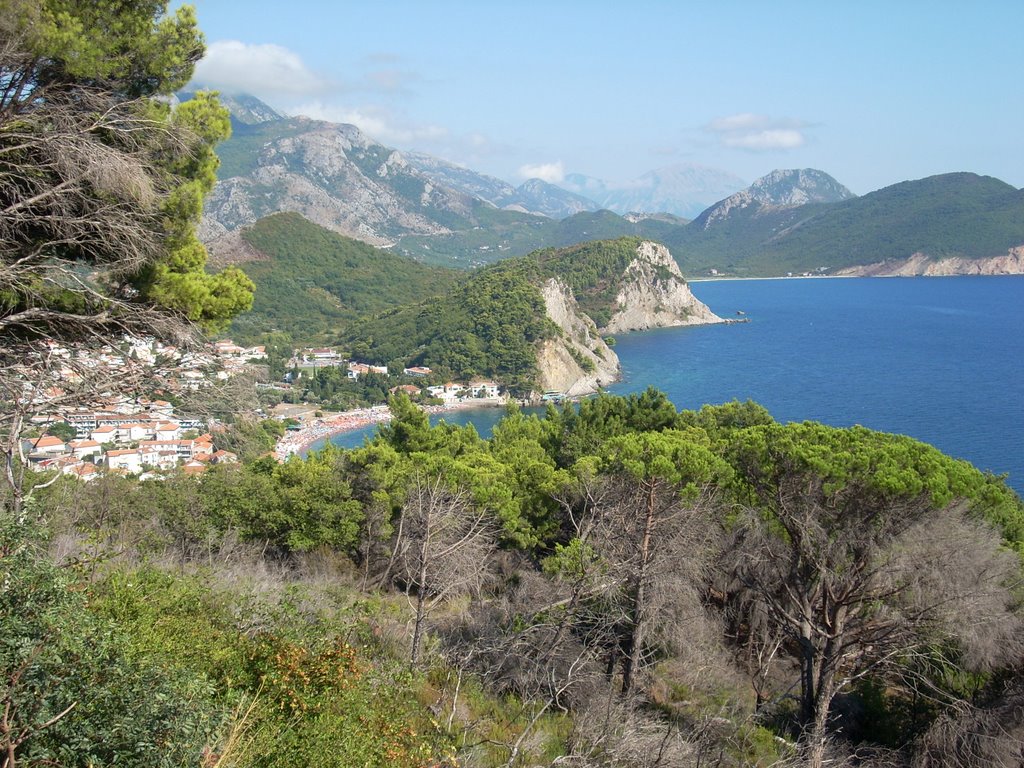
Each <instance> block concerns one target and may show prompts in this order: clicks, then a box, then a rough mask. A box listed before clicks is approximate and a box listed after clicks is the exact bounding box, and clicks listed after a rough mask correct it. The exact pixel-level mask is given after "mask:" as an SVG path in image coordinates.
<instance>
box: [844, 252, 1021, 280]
mask: <svg viewBox="0 0 1024 768" xmlns="http://www.w3.org/2000/svg"><path fill="white" fill-rule="evenodd" d="M836 274H839V275H847V276H851V277H915V276H919V275H920V276H926V277H940V276H947V275H1024V245H1020V246H1017V247H1016V248H1010V249H1009V251H1007V252H1006V253H1005V254H1003V255H1001V256H990V257H988V258H980V259H967V258H963V257H960V256H954V257H947V258H935V257H933V256H928V255H927V254H924V253H915V254H914V255H912V256H910V257H908V258H906V259H893V260H890V261H879V262H875V263H873V264H864V265H861V266H857V267H849V268H847V269H841V270H838V271H837V273H836Z"/></svg>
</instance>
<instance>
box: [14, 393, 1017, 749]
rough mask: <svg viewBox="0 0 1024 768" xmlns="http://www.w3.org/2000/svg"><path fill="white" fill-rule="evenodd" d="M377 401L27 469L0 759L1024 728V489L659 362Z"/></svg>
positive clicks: (931, 741)
mask: <svg viewBox="0 0 1024 768" xmlns="http://www.w3.org/2000/svg"><path fill="white" fill-rule="evenodd" d="M392 407H393V409H394V413H395V419H394V420H393V421H392V422H391V423H390V424H389V425H387V426H386V427H384V428H383V429H382V431H381V434H380V436H379V437H378V438H377V439H375V440H374V441H372V442H371V443H369V444H367V445H365V446H364V447H362V448H359V449H356V450H353V451H346V452H342V451H337V450H330V451H327V452H323V453H320V454H316V455H313V456H311V457H309V458H307V459H305V460H302V459H298V458H293V459H292V460H290V461H289V462H287V463H285V464H276V463H275V462H273V461H272V460H267V459H261V460H258V461H255V462H254V463H251V464H248V465H245V466H238V465H235V466H230V465H229V466H222V467H217V468H213V469H211V470H210V471H208V472H207V473H205V474H204V475H202V476H200V477H188V476H181V477H177V478H173V479H170V480H168V481H165V482H156V483H155V482H142V483H140V482H136V481H133V480H131V479H126V478H123V477H119V476H116V475H111V476H108V477H105V478H103V479H101V480H99V481H96V482H94V483H92V484H82V483H80V482H77V481H75V480H71V479H67V478H64V479H61V480H58V481H57V482H56V483H54V484H52V485H49V487H45V488H42V487H41V488H39V489H38V491H37V502H36V504H35V506H34V507H33V512H32V515H33V519H38V520H40V521H45V528H43V529H40V530H39V532H38V534H37V535H36V537H35V538H34V539H33V542H34V544H33V545H32V546H24V538H22V539H20V540H21V541H22V542H23V544H22V546H20V547H18V548H16V549H10V544H11V542H12V541H13V540H12V539H11V538H10V537H11V534H12V531H11V529H10V528H9V527H5V528H4V529H3V534H4V538H3V539H2V541H0V543H2V544H3V546H4V547H5V549H4V552H5V553H8V554H7V555H5V557H4V558H2V559H0V568H2V570H3V573H2V574H0V575H2V576H3V578H4V583H5V584H6V585H8V586H7V587H6V588H5V589H4V590H3V591H2V592H0V601H2V602H3V611H2V612H0V617H2V619H0V622H2V627H0V629H2V630H3V636H4V638H5V642H4V643H3V645H2V647H0V653H2V654H3V657H2V658H3V661H4V668H5V669H7V670H23V671H30V672H31V674H30V675H26V674H20V675H15V676H13V677H12V678H11V680H10V682H9V683H8V684H7V685H6V686H5V688H4V691H3V696H4V697H5V701H6V702H9V703H10V704H9V705H10V706H13V707H16V708H17V709H16V710H15V711H17V712H18V718H19V720H18V726H19V728H20V729H24V730H23V731H22V732H23V733H24V734H25V736H24V739H23V741H21V742H20V743H19V744H18V746H17V748H16V751H15V754H16V755H18V757H19V764H26V765H29V764H42V762H43V761H54V760H58V759H59V760H61V761H62V762H64V763H65V764H86V763H85V762H84V760H85V758H84V757H83V756H89V757H88V759H90V760H92V761H93V762H94V763H96V762H102V763H103V764H116V763H122V762H127V763H130V764H132V765H136V766H150V765H152V766H164V765H171V764H180V763H182V762H185V763H191V764H195V763H198V762H200V761H203V763H204V764H207V765H216V766H228V765H230V766H238V767H239V768H242V767H246V768H247V767H249V766H261V767H262V766H266V767H267V768H269V766H285V767H287V766H295V767H296V768H299V767H300V766H301V768H319V766H324V767H325V768H326V766H336V765H339V764H342V765H370V766H381V768H383V767H384V766H404V767H407V768H427V767H428V766H437V765H452V766H454V765H459V766H467V767H468V766H478V767H480V768H489V767H492V766H493V767H494V768H497V767H498V766H514V767H523V766H538V765H539V766H557V765H566V764H576V765H585V766H595V767H598V766H600V767H603V768H653V767H654V766H656V765H672V766H681V767H688V766H693V768H696V767H697V766H704V765H708V764H711V765H717V766H770V765H808V766H814V767H815V768H818V767H819V766H824V765H826V764H827V765H836V764H846V763H845V762H844V761H847V760H852V759H853V757H852V756H853V755H856V760H855V762H856V764H858V765H868V766H889V765H904V764H907V765H909V764H910V763H911V761H917V762H916V763H915V764H917V765H929V766H932V765H936V766H937V765H948V764H949V763H948V762H947V761H946V759H947V757H948V755H949V754H951V753H957V752H962V753H967V754H970V755H971V756H972V757H971V759H970V760H969V761H968V762H966V763H961V764H965V765H976V766H982V765H1010V764H1011V763H1009V762H1005V761H1004V762H999V761H1000V760H1003V759H1004V758H1005V756H1007V755H1010V756H1012V755H1014V754H1018V755H1019V749H1020V743H1021V741H1020V738H1019V736H1020V728H1021V723H1020V719H1019V716H1018V715H1017V713H1018V712H1019V707H1018V705H1019V701H1020V696H1021V691H1022V684H1021V681H1020V677H1019V671H1015V670H1018V668H1017V667H1016V666H1015V665H1016V664H1017V662H1018V661H1019V658H1020V653H1021V639H1020V638H1021V632H1022V630H1024V626H1022V621H1021V618H1022V616H1021V614H1020V608H1019V602H1018V600H1017V599H1016V596H1015V594H1016V593H1015V590H1016V585H1017V584H1018V583H1019V578H1020V571H1021V560H1020V556H1021V554H1022V553H1024V507H1022V504H1021V501H1020V499H1019V498H1017V497H1016V496H1015V495H1014V494H1013V493H1012V492H1011V491H1010V490H1008V489H1007V488H1006V486H1005V485H1004V484H1003V483H1002V482H1001V481H1000V480H998V479H996V478H993V477H991V476H986V475H983V474H982V473H980V472H978V471H977V470H975V469H973V468H972V467H970V466H969V465H967V464H966V463H964V462H960V461H955V460H953V459H950V458H948V457H946V456H943V455H942V454H940V453H939V452H938V451H936V450H935V449H933V448H930V447H929V446H926V445H923V444H921V443H918V442H915V441H913V440H911V439H909V438H905V437H899V436H894V435H884V434H880V433H875V432H871V431H869V430H866V429H862V428H852V429H836V428H831V427H825V426H822V425H820V424H814V423H804V424H789V425H781V424H777V423H775V422H774V421H772V419H771V418H770V416H769V415H768V413H767V412H765V411H764V410H763V409H762V408H760V407H758V406H756V405H754V404H752V403H746V404H740V403H732V404H727V405H723V406H715V407H705V408H703V409H702V410H700V411H697V412H677V411H676V409H675V408H674V407H673V406H672V405H671V403H669V402H667V401H666V400H665V399H664V397H663V396H662V395H660V394H659V393H657V392H655V391H653V390H649V391H647V392H645V393H643V394H640V395H632V396H630V397H628V398H618V397H608V396H601V397H598V398H596V399H593V400H588V401H585V402H583V403H582V404H581V405H580V406H579V408H578V409H576V408H573V407H569V408H567V409H566V410H563V411H558V410H555V409H554V408H550V409H549V411H548V413H547V416H546V418H544V419H539V418H537V417H536V416H531V417H526V416H523V415H522V414H520V413H517V412H514V411H513V412H512V413H511V415H510V416H509V417H507V418H506V419H505V421H503V422H502V423H501V424H500V425H499V426H498V427H496V429H495V431H494V435H493V437H492V439H490V440H488V441H484V440H481V439H480V438H479V437H478V436H477V434H476V432H475V431H474V430H473V429H472V428H471V427H466V428H453V427H448V426H444V425H441V426H438V427H434V428H431V427H429V426H428V423H427V417H426V415H425V414H423V413H422V412H420V411H418V410H417V409H416V408H415V407H413V406H412V405H411V404H410V403H409V402H408V401H406V400H404V399H399V400H396V401H395V402H394V403H393V405H392ZM46 479H47V478H46V477H45V476H39V477H34V478H33V479H32V482H34V483H39V482H41V481H45V480H46ZM23 534H24V531H23V532H22V536H23ZM46 551H49V552H50V553H51V554H52V556H53V557H56V558H58V559H59V560H60V562H64V563H70V564H74V563H78V564H80V565H79V566H78V567H77V568H75V567H65V568H57V567H55V566H53V565H51V564H49V561H48V559H47V557H46V555H45V554H44V553H45V552H46ZM15 576H16V578H14V577H15ZM58 627H59V631H58V630H57V628H58ZM59 713H63V715H62V716H61V717H60V718H58V719H56V720H55V721H54V722H52V723H48V721H49V720H50V719H52V718H53V717H54V715H56V714H59ZM0 737H2V738H5V739H9V738H10V737H8V736H7V735H6V733H5V734H2V735H0ZM8 743H9V742H8ZM1015 750H1017V751H1016V752H1015ZM80 758H81V759H80ZM33 761H35V762H33ZM851 764H852V763H851Z"/></svg>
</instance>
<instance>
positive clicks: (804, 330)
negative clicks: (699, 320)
mask: <svg viewBox="0 0 1024 768" xmlns="http://www.w3.org/2000/svg"><path fill="white" fill-rule="evenodd" d="M692 288H693V291H694V293H695V294H696V295H697V297H698V298H700V299H701V300H702V301H704V302H705V303H706V304H708V305H709V306H710V307H711V308H712V309H713V310H714V311H715V312H717V313H718V314H719V315H721V316H722V317H737V312H743V313H745V317H746V318H747V319H749V320H750V322H749V323H743V324H737V325H725V326H702V327H696V328H666V329H660V330H656V331H647V332H643V333H633V334H626V335H623V336H620V337H618V345H617V347H616V352H617V353H618V355H619V358H620V359H621V361H622V367H623V378H622V381H620V382H618V383H616V384H615V385H613V386H612V387H611V388H610V391H611V392H613V393H615V394H627V393H630V392H636V391H640V390H643V389H645V388H646V387H648V386H651V385H653V386H655V387H658V388H659V389H662V390H664V391H665V393H666V394H667V395H668V396H669V398H670V399H671V400H672V401H673V402H674V403H675V404H676V406H677V407H678V408H699V407H700V406H701V405H702V404H704V403H721V402H726V401H728V400H733V399H739V400H746V399H748V398H749V399H752V400H756V401H757V402H759V403H761V404H762V405H763V406H765V407H766V408H767V409H768V410H769V411H770V412H771V414H772V416H774V417H775V418H776V419H777V420H779V421H783V422H786V421H802V420H804V419H813V420H816V421H822V422H825V423H827V424H832V425H835V426H850V425H853V424H862V425H864V426H866V427H870V428H872V429H878V430H883V431H886V432H897V433H901V434H905V435H910V436H911V437H915V438H917V439H919V440H923V441H925V442H928V443H931V444H933V445H935V446H937V447H938V448H940V449H941V450H942V451H944V452H946V453H948V454H950V455H951V456H956V457H958V458H963V459H967V460H969V461H971V462H972V463H974V464H975V465H976V466H978V467H980V468H982V469H987V470H990V471H992V472H996V473H999V474H1001V473H1009V476H1010V477H1009V481H1010V484H1011V485H1012V486H1013V487H1014V488H1015V489H1016V490H1017V491H1018V493H1022V492H1024V386H1022V383H1021V382H1022V377H1024V313H1022V309H1024V276H1014V277H949V278H889V279H880V278H873V279H872V278H854V279H842V280H840V279H802V280H737V281H720V282H698V283H693V284H692ZM500 414H501V412H500V411H495V410H482V411H461V412H456V413H453V414H448V415H446V416H445V419H446V420H447V421H449V422H452V423H466V422H472V423H474V424H475V425H476V426H477V429H478V430H479V431H480V432H481V434H483V435H488V434H490V429H491V427H492V426H493V425H494V423H495V421H497V419H498V418H499V417H500ZM368 434H372V430H367V431H363V432H355V433H349V434H346V435H339V436H337V437H336V438H335V442H336V444H338V445H343V446H346V447H350V446H354V445H359V444H360V443H361V442H362V440H363V438H364V437H365V436H367V435H368Z"/></svg>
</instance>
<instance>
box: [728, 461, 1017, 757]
mask: <svg viewBox="0 0 1024 768" xmlns="http://www.w3.org/2000/svg"><path fill="white" fill-rule="evenodd" d="M771 511H772V514H771V515H770V516H768V515H765V514H764V513H763V512H760V511H750V512H749V513H747V514H746V515H745V516H744V517H743V518H742V520H740V521H738V522H737V524H736V527H735V529H734V533H733V539H732V541H731V543H730V546H729V547H728V548H727V550H726V554H725V557H724V559H723V564H724V565H725V568H726V572H727V573H728V574H730V575H731V578H732V582H731V583H730V584H728V585H727V590H728V591H729V592H730V593H731V595H732V597H733V600H734V605H735V607H736V608H737V610H738V611H739V614H740V618H741V621H745V622H746V623H747V624H748V625H753V624H754V623H756V622H757V621H759V620H761V619H766V620H767V622H768V623H769V624H770V625H771V626H772V627H774V628H775V629H776V630H777V631H779V632H781V633H782V634H783V635H784V636H785V638H786V640H785V642H784V643H783V645H782V646H781V647H780V649H781V650H785V651H786V653H787V654H790V655H791V656H792V657H794V658H795V659H796V660H797V661H798V663H799V669H800V685H799V689H800V704H801V721H802V723H803V728H804V736H803V741H804V743H805V745H806V746H807V749H808V751H807V761H808V764H809V765H811V766H815V768H817V766H821V765H822V764H823V762H824V755H825V746H826V742H827V721H828V714H829V707H830V704H831V703H832V700H833V698H834V697H835V695H836V694H837V693H838V692H839V691H841V690H843V689H844V688H846V687H848V686H849V685H850V684H852V683H853V682H855V681H856V680H859V679H861V678H863V677H865V676H867V675H884V674H887V673H888V674H890V675H893V673H897V674H898V675H902V674H906V671H907V670H908V668H909V664H910V662H911V661H912V657H913V655H914V654H916V653H932V652H934V649H935V647H936V645H937V644H938V643H939V642H940V641H942V640H945V639H953V640H955V641H957V642H959V643H960V645H961V647H963V648H965V649H967V655H966V660H967V661H968V662H969V663H972V664H974V665H975V666H976V667H979V666H980V667H983V666H984V665H986V664H988V665H992V664H998V663H1001V662H1005V661H1007V660H1010V659H1013V658H1015V655H1016V654H1019V652H1020V650H1019V649H1020V642H1019V640H1018V639H1017V638H1018V635H1019V627H1020V619H1019V617H1018V616H1017V615H1016V614H1015V613H1014V611H1013V606H1012V600H1011V594H1010V587H1011V586H1012V584H1013V582H1014V580H1015V579H1016V578H1017V567H1018V564H1017V563H1016V561H1015V558H1014V557H1013V556H1012V554H1009V553H1006V552H1003V551H1001V548H1000V541H999V537H998V535H997V534H996V533H995V532H994V531H993V530H992V529H991V528H990V527H989V526H987V525H986V524H984V523H982V522H980V521H977V520H973V519H970V518H969V517H968V516H967V514H966V512H965V510H964V509H963V508H962V507H960V506H950V507H948V508H946V509H943V510H936V509H934V508H933V506H932V505H931V503H930V502H929V500H928V499H927V498H909V499H907V498H904V499H892V498H886V497H884V496H882V495H880V494H877V493H873V492H871V491H869V490H867V489H864V488H861V487H859V486H857V485H856V484H851V485H850V486H848V487H846V488H845V489H844V490H842V491H839V492H838V493H829V492H828V491H827V490H826V488H825V487H824V481H823V480H822V479H821V478H818V477H810V476H806V475H792V476H790V477H788V478H786V479H784V480H783V481H782V482H781V483H780V485H779V492H778V495H777V498H776V499H775V500H774V502H773V504H772V507H771ZM759 615H760V619H759ZM768 658H770V656H769V657H768ZM893 676H894V677H895V676H897V675H893Z"/></svg>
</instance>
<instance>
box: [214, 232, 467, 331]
mask: <svg viewBox="0 0 1024 768" xmlns="http://www.w3.org/2000/svg"><path fill="white" fill-rule="evenodd" d="M243 238H244V239H245V241H246V242H247V243H249V244H250V245H251V246H252V247H253V248H255V249H256V250H257V251H258V252H259V253H260V254H263V255H264V256H265V257H266V258H265V259H261V260H257V261H249V262H246V263H244V264H242V265H240V266H241V268H242V270H243V271H244V272H245V273H246V274H247V275H248V276H249V278H250V279H251V280H252V281H253V282H254V283H255V284H256V294H255V300H254V302H253V308H252V311H251V312H247V313H245V314H243V315H240V316H239V317H238V318H236V319H235V321H234V324H233V325H232V328H231V332H232V333H233V334H235V335H236V336H237V337H238V338H239V340H246V341H248V340H254V339H257V338H259V337H260V335H261V334H263V333H266V332H269V331H272V330H278V331H284V332H286V333H288V334H290V335H291V336H292V338H293V339H294V340H295V341H296V342H297V343H306V344H317V343H323V342H325V341H328V340H330V339H333V338H334V336H335V335H336V334H337V333H338V331H339V327H340V326H341V325H343V324H345V323H348V322H351V321H353V320H354V319H356V318H357V317H359V316H362V315H367V314H373V313H377V312H381V311H384V310H386V309H390V308H392V307H395V306H397V305H402V304H407V303H412V302H417V301H422V300H423V299H424V298H426V297H428V296H431V295H434V294H438V293H441V292H442V291H445V290H447V289H449V288H450V287H451V286H452V285H454V284H455V282H456V281H457V280H458V279H460V278H461V275H460V273H458V272H456V271H454V270H450V269H444V268H441V267H431V266H427V265H424V264H420V263H418V262H415V261H413V260H411V259H407V258H403V257H401V256H396V255H395V254H393V253H390V252H388V251H384V250H381V249H379V248H374V247H373V246H371V245H367V244H366V243H363V242H360V241H359V240H353V239H352V238H348V237H343V236H342V235H338V234H336V233H334V232H331V231H329V230H326V229H324V228H323V227H318V226H317V225H315V224H313V223H311V222H309V221H307V220H306V219H304V218H303V217H302V216H300V215H299V214H297V213H278V214H274V215H273V216H268V217H266V218H263V219H260V220H259V221H258V222H257V223H256V224H254V225H253V226H252V227H250V228H248V229H246V230H245V232H244V233H243Z"/></svg>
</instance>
